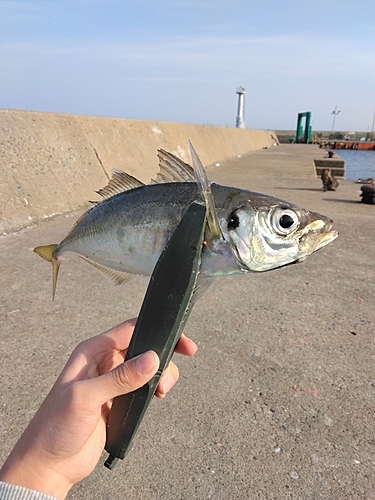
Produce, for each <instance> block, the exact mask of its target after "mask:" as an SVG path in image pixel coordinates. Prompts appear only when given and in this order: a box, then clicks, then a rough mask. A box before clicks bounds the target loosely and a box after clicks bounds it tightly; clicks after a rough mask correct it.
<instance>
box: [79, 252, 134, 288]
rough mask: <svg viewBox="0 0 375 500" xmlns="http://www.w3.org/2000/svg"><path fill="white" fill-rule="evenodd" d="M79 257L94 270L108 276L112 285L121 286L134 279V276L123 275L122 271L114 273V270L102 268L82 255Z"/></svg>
mask: <svg viewBox="0 0 375 500" xmlns="http://www.w3.org/2000/svg"><path fill="white" fill-rule="evenodd" d="M79 257H81V259H83V260H85V261H86V262H87V263H88V264H91V265H92V266H94V267H95V268H96V269H98V270H99V271H101V272H102V273H104V274H105V275H106V276H108V277H109V278H110V279H111V280H112V283H113V284H114V285H122V284H124V283H126V282H127V281H129V280H130V279H132V278H134V274H129V273H124V272H123V271H116V270H115V269H111V268H109V267H106V266H102V265H101V264H98V263H97V262H94V261H93V260H91V259H88V258H87V257H84V256H83V255H79Z"/></svg>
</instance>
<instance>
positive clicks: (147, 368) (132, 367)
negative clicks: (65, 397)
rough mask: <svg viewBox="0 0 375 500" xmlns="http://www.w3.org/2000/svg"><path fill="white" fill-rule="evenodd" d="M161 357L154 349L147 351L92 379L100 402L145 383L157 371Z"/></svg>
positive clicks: (133, 389)
mask: <svg viewBox="0 0 375 500" xmlns="http://www.w3.org/2000/svg"><path fill="white" fill-rule="evenodd" d="M158 368H159V357H158V355H157V354H156V353H155V352H154V351H147V352H145V353H143V354H140V355H139V356H136V357H135V358H132V359H129V360H128V361H126V362H124V363H121V364H120V365H118V366H117V367H116V368H114V369H113V370H111V371H110V372H107V373H105V374H103V375H101V376H100V377H97V378H94V379H91V380H90V382H93V383H94V384H95V385H96V387H95V388H93V391H92V393H93V394H95V396H96V398H98V400H99V402H100V404H104V403H106V402H107V401H109V400H110V399H113V398H114V397H116V396H121V395H122V394H127V393H128V392H132V391H135V390H136V389H139V388H140V387H142V386H143V385H145V384H146V383H147V382H148V381H149V380H150V379H151V378H152V377H153V376H154V375H155V373H156V372H157V370H158Z"/></svg>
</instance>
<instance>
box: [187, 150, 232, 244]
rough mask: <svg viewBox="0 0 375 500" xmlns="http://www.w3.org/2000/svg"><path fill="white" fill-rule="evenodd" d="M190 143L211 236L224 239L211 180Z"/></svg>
mask: <svg viewBox="0 0 375 500" xmlns="http://www.w3.org/2000/svg"><path fill="white" fill-rule="evenodd" d="M189 145H190V154H191V159H192V162H193V168H194V173H195V181H196V182H197V184H198V187H199V189H200V190H201V191H202V194H203V197H204V201H205V202H206V209H207V215H206V218H207V226H208V230H209V232H210V233H211V234H210V238H212V239H214V238H218V239H224V237H223V233H222V232H221V228H220V223H219V219H218V216H217V212H216V209H215V201H214V197H213V195H212V191H211V185H210V182H209V180H208V179H207V175H206V172H205V170H204V168H203V165H202V162H201V161H200V159H199V156H198V154H197V152H196V151H195V149H194V146H193V145H192V143H191V142H190V141H189Z"/></svg>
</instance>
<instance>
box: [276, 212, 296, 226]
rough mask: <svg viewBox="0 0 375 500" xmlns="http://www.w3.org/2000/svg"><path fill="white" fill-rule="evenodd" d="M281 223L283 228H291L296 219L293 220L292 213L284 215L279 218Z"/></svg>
mask: <svg viewBox="0 0 375 500" xmlns="http://www.w3.org/2000/svg"><path fill="white" fill-rule="evenodd" d="M279 224H280V226H281V227H282V228H283V229H289V228H290V227H292V226H293V224H294V220H293V217H291V216H290V215H287V214H285V215H282V216H281V217H280V220H279Z"/></svg>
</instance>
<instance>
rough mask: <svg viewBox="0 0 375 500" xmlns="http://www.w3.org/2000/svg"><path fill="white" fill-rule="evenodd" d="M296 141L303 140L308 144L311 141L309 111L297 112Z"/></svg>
mask: <svg viewBox="0 0 375 500" xmlns="http://www.w3.org/2000/svg"><path fill="white" fill-rule="evenodd" d="M303 118H306V120H305V130H303V126H302V119H303ZM296 142H304V143H305V144H308V143H309V142H311V111H306V112H305V113H298V120H297V132H296Z"/></svg>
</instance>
